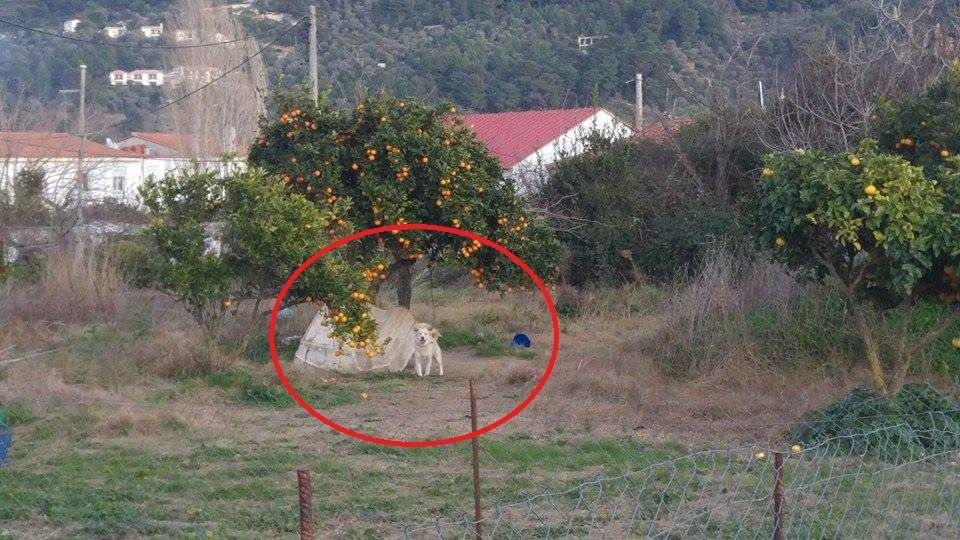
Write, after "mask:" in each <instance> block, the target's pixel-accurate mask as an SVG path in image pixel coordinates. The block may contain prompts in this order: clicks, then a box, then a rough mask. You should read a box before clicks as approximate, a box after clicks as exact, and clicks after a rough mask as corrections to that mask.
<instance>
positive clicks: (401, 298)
mask: <svg viewBox="0 0 960 540" xmlns="http://www.w3.org/2000/svg"><path fill="white" fill-rule="evenodd" d="M413 265H414V261H410V260H406V259H401V260H398V261H396V262H395V263H394V264H393V268H394V271H393V274H394V275H395V276H397V304H400V307H403V308H406V309H410V302H411V300H412V296H413Z"/></svg>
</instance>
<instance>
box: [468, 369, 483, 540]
mask: <svg viewBox="0 0 960 540" xmlns="http://www.w3.org/2000/svg"><path fill="white" fill-rule="evenodd" d="M476 430H477V397H476V395H475V394H474V391H473V379H470V431H476ZM477 439H478V437H473V438H472V439H470V446H471V448H472V450H473V519H474V534H475V535H476V538H477V540H479V539H480V538H483V536H482V527H481V521H483V512H482V510H481V506H480V443H479V442H478V441H477Z"/></svg>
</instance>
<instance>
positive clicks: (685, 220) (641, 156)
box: [538, 135, 735, 285]
mask: <svg viewBox="0 0 960 540" xmlns="http://www.w3.org/2000/svg"><path fill="white" fill-rule="evenodd" d="M585 144H586V145H587V150H586V152H584V153H583V154H580V155H577V156H573V157H568V158H566V159H563V160H561V161H559V162H558V163H557V164H556V165H555V169H554V171H553V173H552V174H551V176H550V178H549V179H547V180H546V181H545V182H544V185H543V187H542V190H541V192H540V194H539V195H538V197H539V199H540V204H541V205H542V206H547V207H550V208H551V211H552V215H553V217H552V218H551V219H552V222H553V225H554V227H555V228H556V229H557V230H558V231H559V234H560V238H561V239H562V241H563V244H564V247H565V248H566V250H565V251H566V260H565V263H564V274H565V275H564V278H565V279H566V280H567V281H569V282H571V283H573V284H575V285H582V284H584V283H588V282H614V283H616V282H625V281H633V280H637V279H640V277H641V275H642V274H645V275H649V276H653V277H657V278H670V277H673V276H675V275H678V274H682V273H684V272H685V271H686V270H688V269H695V268H696V267H697V265H698V264H699V262H700V259H701V258H702V257H703V254H704V251H705V250H706V249H707V248H708V246H710V245H712V244H714V243H716V242H718V241H726V240H729V239H730V238H732V237H734V236H735V227H734V219H733V214H732V213H731V212H730V211H729V210H728V209H727V208H725V207H723V206H721V205H719V204H718V203H716V202H714V199H713V198H712V197H711V196H709V195H708V194H704V193H702V192H699V191H698V189H697V186H696V183H695V182H690V181H688V180H687V179H686V177H684V175H682V174H678V172H677V171H678V168H677V164H676V161H675V160H676V157H675V156H676V153H675V152H674V150H672V149H671V148H670V147H668V146H665V145H661V144H659V143H656V142H650V141H640V142H637V141H635V140H618V141H612V140H609V139H606V138H603V137H602V136H599V135H595V136H593V137H591V138H589V139H587V140H586V141H585Z"/></svg>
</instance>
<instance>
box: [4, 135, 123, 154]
mask: <svg viewBox="0 0 960 540" xmlns="http://www.w3.org/2000/svg"><path fill="white" fill-rule="evenodd" d="M81 141H82V139H81V138H80V137H78V136H76V135H73V134H71V133H54V132H47V131H0V156H2V157H5V158H61V157H77V155H78V154H79V151H80V143H81ZM83 155H84V157H91V158H96V157H127V158H129V157H133V158H135V157H139V156H138V155H137V154H136V153H134V152H129V151H126V150H120V149H117V148H110V147H109V146H107V145H105V144H100V143H98V142H93V141H89V140H88V141H83Z"/></svg>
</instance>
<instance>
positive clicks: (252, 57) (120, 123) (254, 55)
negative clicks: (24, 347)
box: [88, 15, 309, 136]
mask: <svg viewBox="0 0 960 540" xmlns="http://www.w3.org/2000/svg"><path fill="white" fill-rule="evenodd" d="M308 16H309V15H304V16H303V17H300V18H299V19H298V20H297V22H295V23H294V24H293V26H291V27H290V29H291V30H292V29H293V28H296V27H297V25H299V24H300V23H302V22H303V21H304V20H306V19H307V17H308ZM283 37H284V36H283V35H281V36H278V37H276V38H275V39H274V40H273V41H271V42H270V43H267V44H266V45H264V46H263V47H260V49H258V50H257V52H255V53H253V54H251V55H250V56H248V57H246V58H244V59H243V61H242V62H240V63H239V64H237V65H235V66H233V67H232V68H230V69H228V70H227V71H225V72H223V73H221V74H220V75H219V76H217V77H216V78H214V79H212V80H210V82H207V83H205V84H203V85H201V86H198V87H197V88H195V89H194V90H192V91H190V92H187V93H186V94H184V95H182V96H180V97H178V98H177V99H175V100H173V101H168V102H166V103H164V104H163V105H161V106H159V107H157V108H155V109H153V110H150V111H147V112H145V113H143V114H141V115H138V116H136V117H134V118H128V119H126V120H121V121H119V122H115V123H113V124H110V125H107V126H105V127H102V128H100V129H98V130H97V131H94V132H92V133H90V134H88V135H89V136H94V135H98V134H100V133H103V132H105V131H107V130H109V129H112V128H115V127H117V126H122V125H124V124H127V123H129V122H131V121H133V120H135V119H143V118H144V117H146V116H149V115H151V114H156V113H158V112H160V111H162V110H164V109H166V108H167V107H170V106H172V105H176V104H177V103H180V102H181V101H183V100H185V99H187V98H189V97H190V96H193V95H194V94H197V93H199V92H201V91H203V90H204V89H206V88H209V87H210V86H212V85H214V84H216V83H217V82H218V81H220V80H222V79H223V78H224V77H226V76H227V75H230V74H231V73H233V72H235V71H237V70H238V69H240V68H241V67H243V66H244V65H246V64H247V63H248V62H250V61H251V60H253V59H254V58H256V57H258V56H260V54H262V53H263V51H265V50H267V49H269V48H270V47H271V46H273V45H274V44H275V43H276V42H278V41H280V40H281V39H283Z"/></svg>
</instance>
